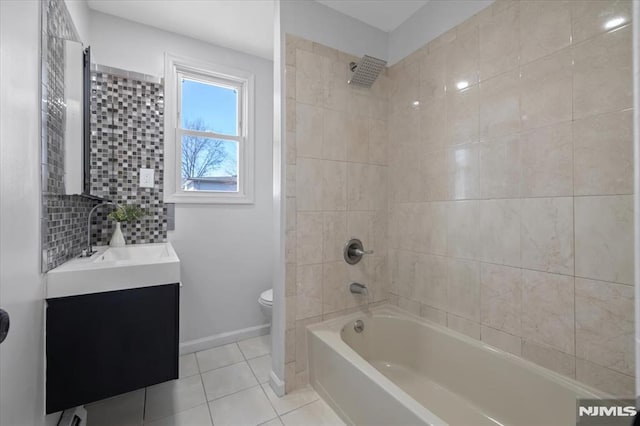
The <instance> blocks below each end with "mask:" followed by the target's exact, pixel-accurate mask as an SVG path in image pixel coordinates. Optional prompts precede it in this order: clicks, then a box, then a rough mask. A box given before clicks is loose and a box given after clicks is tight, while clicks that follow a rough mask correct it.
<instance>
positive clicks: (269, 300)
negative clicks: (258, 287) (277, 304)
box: [258, 288, 273, 322]
mask: <svg viewBox="0 0 640 426" xmlns="http://www.w3.org/2000/svg"><path fill="white" fill-rule="evenodd" d="M258 303H259V304H260V309H262V313H263V314H264V316H265V318H267V320H269V322H271V309H272V306H273V289H271V288H270V289H269V290H265V291H263V292H262V293H261V294H260V297H259V298H258Z"/></svg>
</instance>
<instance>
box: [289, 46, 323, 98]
mask: <svg viewBox="0 0 640 426" xmlns="http://www.w3.org/2000/svg"><path fill="white" fill-rule="evenodd" d="M329 67H330V61H329V59H328V58H325V57H323V56H320V55H316V54H313V53H311V52H307V51H306V50H301V49H296V99H297V101H298V102H303V103H305V104H310V105H317V106H322V103H323V100H324V87H325V81H326V79H327V77H328V75H329Z"/></svg>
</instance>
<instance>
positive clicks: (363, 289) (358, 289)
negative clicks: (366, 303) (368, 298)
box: [349, 283, 369, 294]
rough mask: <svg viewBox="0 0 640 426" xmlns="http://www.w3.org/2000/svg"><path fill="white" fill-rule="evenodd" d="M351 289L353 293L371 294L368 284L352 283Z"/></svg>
mask: <svg viewBox="0 0 640 426" xmlns="http://www.w3.org/2000/svg"><path fill="white" fill-rule="evenodd" d="M349 290H350V291H351V293H353V294H369V291H368V290H367V286H366V285H364V284H360V283H351V285H350V286H349Z"/></svg>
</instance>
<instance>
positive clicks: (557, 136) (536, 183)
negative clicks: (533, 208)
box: [520, 122, 573, 197]
mask: <svg viewBox="0 0 640 426" xmlns="http://www.w3.org/2000/svg"><path fill="white" fill-rule="evenodd" d="M520 155H521V159H522V160H521V165H522V172H521V175H520V195H521V196H522V197H551V196H571V195H573V142H572V139H571V123H570V122H566V123H560V124H556V125H554V126H549V127H543V128H541V129H536V130H532V131H529V132H526V133H523V134H522V136H521V147H520Z"/></svg>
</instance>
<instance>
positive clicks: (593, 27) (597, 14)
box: [571, 0, 632, 43]
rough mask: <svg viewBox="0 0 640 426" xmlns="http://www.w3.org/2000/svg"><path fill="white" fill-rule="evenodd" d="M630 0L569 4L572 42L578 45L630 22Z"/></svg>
mask: <svg viewBox="0 0 640 426" xmlns="http://www.w3.org/2000/svg"><path fill="white" fill-rule="evenodd" d="M631 4H632V3H631V1H630V0H614V1H611V0H589V1H572V2H571V20H572V27H573V42H574V43H579V42H581V41H583V40H585V39H587V38H590V37H593V36H595V35H598V34H600V33H603V32H605V31H608V30H611V29H614V28H617V27H619V26H621V25H625V24H628V23H629V22H630V21H631V9H632V7H631Z"/></svg>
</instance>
